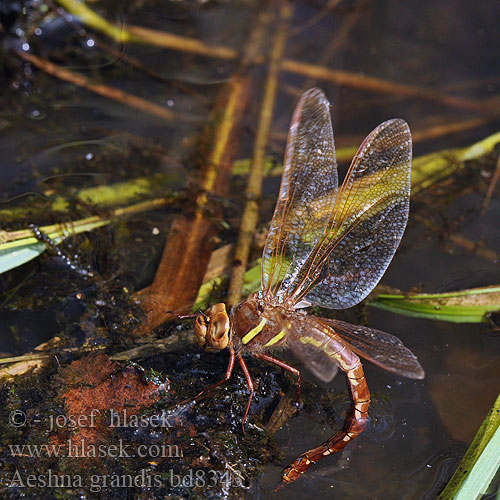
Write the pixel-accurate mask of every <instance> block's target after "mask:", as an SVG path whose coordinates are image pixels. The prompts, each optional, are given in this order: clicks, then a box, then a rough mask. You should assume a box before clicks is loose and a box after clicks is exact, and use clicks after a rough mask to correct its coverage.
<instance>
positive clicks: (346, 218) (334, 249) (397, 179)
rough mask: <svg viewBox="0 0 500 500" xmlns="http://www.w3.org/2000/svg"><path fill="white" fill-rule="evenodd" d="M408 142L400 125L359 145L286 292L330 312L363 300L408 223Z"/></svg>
mask: <svg viewBox="0 0 500 500" xmlns="http://www.w3.org/2000/svg"><path fill="white" fill-rule="evenodd" d="M411 151H412V142H411V135H410V130H409V128H408V125H407V124H406V122H405V121H403V120H389V121H386V122H384V123H382V124H381V125H379V126H378V127H377V128H376V129H375V130H373V132H371V134H370V135H369V136H368V137H367V138H366V139H365V140H364V142H363V144H362V145H361V146H360V148H359V150H358V152H357V154H356V156H355V157H354V159H353V161H352V164H351V167H350V169H349V171H348V173H347V176H346V179H345V181H344V183H343V184H342V186H341V188H340V189H339V193H338V196H337V199H336V203H335V207H334V209H333V212H332V215H331V218H330V220H329V223H328V227H327V230H326V232H325V235H324V236H323V237H322V238H321V240H320V241H319V242H318V244H317V248H316V249H315V253H314V258H313V259H312V260H311V261H310V262H309V264H308V265H306V266H303V270H302V271H301V273H302V274H303V275H300V273H299V275H298V279H297V285H295V289H294V291H293V292H292V294H293V295H295V297H296V299H297V300H300V299H302V298H305V299H306V300H308V301H310V302H312V303H314V304H317V305H321V306H324V307H328V308H331V309H344V308H347V307H351V306H353V305H355V304H357V303H358V302H360V301H361V300H363V299H364V298H365V297H366V296H367V295H368V294H369V293H370V291H371V290H372V289H373V288H374V287H375V285H376V284H377V283H378V281H379V280H380V278H381V277H382V275H383V274H384V272H385V270H386V268H387V266H388V265H389V263H390V261H391V259H392V257H393V255H394V252H395V251H396V249H397V247H398V245H399V242H400V240H401V236H402V235H403V232H404V229H405V227H406V222H407V220H408V211H409V202H410V174H411Z"/></svg>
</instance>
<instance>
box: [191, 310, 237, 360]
mask: <svg viewBox="0 0 500 500" xmlns="http://www.w3.org/2000/svg"><path fill="white" fill-rule="evenodd" d="M194 330H195V332H196V337H197V338H198V343H199V344H200V346H201V348H202V349H204V350H205V351H212V352H213V351H220V350H222V349H225V348H226V347H227V345H228V344H229V316H228V315H227V312H226V306H225V305H224V304H222V303H219V304H215V305H213V306H212V307H210V308H208V309H207V310H206V311H205V313H204V314H199V315H198V316H197V317H196V321H195V324H194Z"/></svg>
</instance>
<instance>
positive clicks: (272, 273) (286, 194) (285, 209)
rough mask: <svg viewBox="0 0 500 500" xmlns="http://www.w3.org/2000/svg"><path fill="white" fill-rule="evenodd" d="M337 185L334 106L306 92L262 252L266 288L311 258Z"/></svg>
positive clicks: (294, 123)
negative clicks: (310, 254) (333, 126)
mask: <svg viewBox="0 0 500 500" xmlns="http://www.w3.org/2000/svg"><path fill="white" fill-rule="evenodd" d="M337 189H338V175H337V162H336V158H335V146H334V142H333V130H332V122H331V118H330V106H329V103H328V100H327V99H326V97H325V95H324V93H323V92H322V91H321V90H319V89H311V90H309V91H307V92H305V93H304V94H303V95H302V97H301V99H300V101H299V103H298V104H297V107H296V108H295V112H294V114H293V118H292V123H291V126H290V132H289V134H288V141H287V146H286V153H285V160H284V164H283V176H282V179H281V188H280V192H279V196H278V201H277V203H276V208H275V210H274V215H273V219H272V222H271V227H270V228H269V234H268V236H267V240H266V244H265V247H264V252H263V256H262V289H263V290H271V288H272V287H273V286H276V287H277V286H279V284H280V282H281V281H282V280H283V278H284V277H285V275H287V276H293V275H294V273H295V270H296V269H299V268H300V267H301V266H302V264H303V263H304V262H305V260H306V259H307V256H308V255H309V253H310V252H311V250H312V249H313V248H314V247H315V245H316V243H317V241H318V240H319V238H320V237H321V235H322V234H323V232H324V229H325V227H326V225H327V224H328V221H329V219H330V217H331V213H332V208H333V205H334V203H335V198H336V195H337Z"/></svg>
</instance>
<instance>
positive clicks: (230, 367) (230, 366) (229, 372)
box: [179, 349, 236, 405]
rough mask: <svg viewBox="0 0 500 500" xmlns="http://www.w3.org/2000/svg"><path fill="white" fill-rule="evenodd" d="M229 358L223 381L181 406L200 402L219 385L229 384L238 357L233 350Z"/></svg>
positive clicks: (181, 403) (230, 351)
mask: <svg viewBox="0 0 500 500" xmlns="http://www.w3.org/2000/svg"><path fill="white" fill-rule="evenodd" d="M229 356H230V357H229V364H228V365H227V370H226V375H225V376H224V378H223V379H222V380H219V381H218V382H217V383H216V384H213V385H211V386H209V387H207V388H206V389H203V390H202V391H201V392H200V393H199V394H197V395H196V396H195V397H194V398H192V399H186V400H185V401H182V402H180V403H179V405H183V404H186V403H191V402H192V401H199V400H200V399H203V398H204V397H206V396H207V395H208V393H209V392H210V391H212V390H213V389H216V388H217V387H219V385H221V384H223V383H224V382H227V381H228V380H229V379H230V378H231V375H232V373H233V368H234V360H235V357H236V356H235V354H234V351H233V350H232V349H230V350H229Z"/></svg>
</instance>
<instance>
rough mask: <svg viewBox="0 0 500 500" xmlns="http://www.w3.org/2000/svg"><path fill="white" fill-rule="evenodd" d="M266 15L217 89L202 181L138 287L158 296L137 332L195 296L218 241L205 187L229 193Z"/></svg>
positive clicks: (199, 175) (264, 13) (221, 194)
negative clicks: (146, 282) (145, 283)
mask: <svg viewBox="0 0 500 500" xmlns="http://www.w3.org/2000/svg"><path fill="white" fill-rule="evenodd" d="M270 18H271V13H270V8H268V9H264V10H263V11H262V12H261V14H260V16H259V17H258V19H257V20H256V23H255V25H254V26H253V29H252V31H251V34H250V37H249V40H248V42H247V45H246V47H245V50H244V53H243V55H242V58H241V61H242V62H241V67H240V69H239V71H238V72H236V73H235V74H234V75H233V76H232V77H231V78H230V80H229V81H228V82H227V83H226V85H225V86H224V87H223V88H222V89H221V91H220V94H219V99H218V104H217V105H216V107H215V111H214V114H213V120H212V122H211V124H210V126H209V127H207V129H206V133H205V137H209V138H213V140H212V143H211V144H210V146H209V150H208V152H207V153H206V155H205V156H204V165H203V170H202V172H201V173H200V172H197V176H196V177H195V178H193V179H192V184H195V185H199V186H200V188H201V194H200V195H199V196H198V197H197V199H196V203H195V205H196V206H195V210H194V213H193V214H192V215H187V214H183V215H180V216H179V217H178V218H176V219H175V221H174V223H173V225H172V229H171V231H170V235H169V238H168V241H167V243H166V245H165V248H164V250H163V255H162V259H161V262H160V265H159V267H158V269H157V272H156V276H155V279H154V281H153V284H152V285H151V286H150V287H148V288H146V289H144V290H142V291H141V292H140V295H141V296H143V295H145V296H146V297H147V296H152V297H161V298H162V300H161V302H160V301H155V302H154V303H153V307H152V308H151V309H150V310H149V311H147V324H146V325H145V326H144V328H142V329H141V331H140V332H139V333H147V332H148V331H150V330H151V329H153V328H155V327H157V326H158V325H160V324H161V323H163V322H164V321H165V320H166V319H167V318H169V317H171V314H170V313H167V312H166V311H172V310H173V311H182V310H183V309H186V308H188V307H190V306H191V305H192V304H193V302H194V301H195V299H196V296H197V293H198V290H199V288H200V285H201V284H202V280H203V276H204V274H205V271H206V268H207V265H208V262H209V259H210V254H211V252H212V250H213V248H214V246H215V243H216V228H215V225H214V224H213V222H212V221H213V220H218V218H220V215H219V214H211V218H212V220H209V219H208V218H207V217H205V215H204V212H205V210H206V209H207V207H208V193H213V194H215V195H217V196H219V197H225V196H227V195H228V191H229V180H230V178H231V173H232V170H231V166H232V165H231V164H232V160H233V157H234V154H235V151H236V145H237V139H238V136H239V126H240V123H241V120H242V117H243V114H244V111H245V108H246V105H247V103H248V101H249V94H250V83H251V81H250V78H249V76H248V68H249V64H251V63H252V61H254V60H255V59H256V57H257V55H258V53H259V51H260V48H261V46H262V43H263V41H264V40H265V36H264V30H265V29H267V27H268V25H269V21H270ZM221 109H222V113H221V111H220V110H221ZM199 178H201V182H200V181H199Z"/></svg>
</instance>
